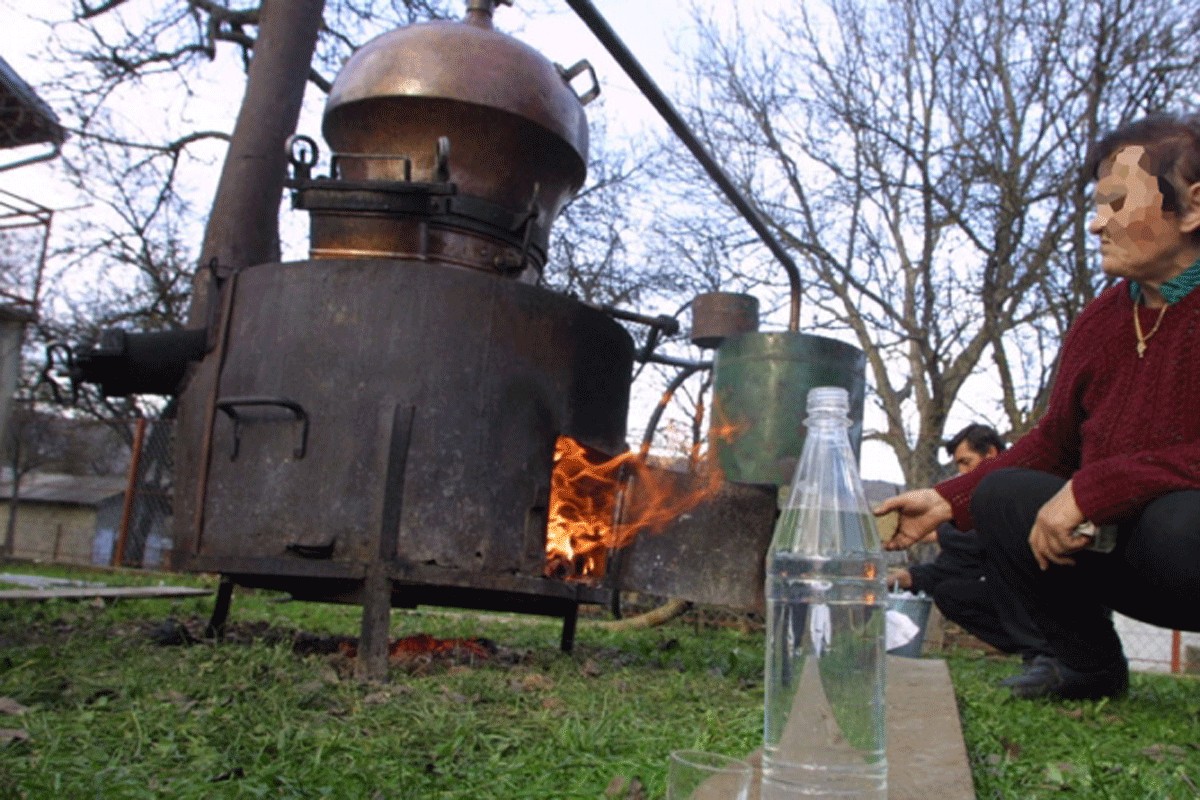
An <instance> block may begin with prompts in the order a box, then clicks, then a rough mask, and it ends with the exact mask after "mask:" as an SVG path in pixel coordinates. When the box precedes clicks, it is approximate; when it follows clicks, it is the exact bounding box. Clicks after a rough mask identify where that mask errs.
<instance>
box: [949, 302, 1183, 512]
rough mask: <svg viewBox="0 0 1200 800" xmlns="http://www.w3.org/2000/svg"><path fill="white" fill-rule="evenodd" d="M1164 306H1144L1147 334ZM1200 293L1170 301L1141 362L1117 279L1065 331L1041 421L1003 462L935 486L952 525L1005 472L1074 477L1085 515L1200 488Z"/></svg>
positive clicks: (1134, 507) (1132, 508) (1129, 307)
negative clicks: (990, 478) (1197, 347)
mask: <svg viewBox="0 0 1200 800" xmlns="http://www.w3.org/2000/svg"><path fill="white" fill-rule="evenodd" d="M1158 312H1159V309H1148V308H1145V307H1139V313H1140V314H1141V323H1142V332H1143V333H1147V332H1149V331H1150V329H1151V328H1153V327H1154V322H1155V320H1156V319H1157V318H1158ZM1198 332H1200V289H1197V290H1194V291H1192V292H1190V293H1189V294H1188V295H1187V296H1186V297H1184V298H1183V299H1182V300H1180V301H1178V302H1177V303H1175V304H1173V305H1171V306H1170V307H1169V308H1168V309H1167V311H1166V314H1165V315H1164V316H1163V319H1162V325H1161V327H1159V329H1158V332H1157V333H1155V334H1154V336H1153V338H1151V339H1150V341H1149V342H1148V345H1147V348H1146V355H1145V358H1141V359H1139V358H1138V357H1137V350H1136V347H1137V337H1136V335H1135V333H1134V329H1133V300H1132V299H1131V298H1130V296H1129V283H1128V282H1127V281H1120V282H1119V283H1118V284H1117V285H1116V286H1113V287H1111V288H1110V289H1108V290H1107V291H1105V292H1104V293H1103V294H1101V295H1100V296H1099V297H1097V298H1096V299H1095V300H1093V301H1092V302H1091V303H1090V304H1089V305H1088V306H1087V308H1085V309H1084V310H1083V313H1081V314H1080V315H1079V318H1078V319H1076V320H1075V323H1074V324H1073V325H1072V326H1071V329H1070V330H1069V331H1068V332H1067V336H1066V340H1065V341H1064V342H1063V347H1062V351H1061V352H1060V353H1059V364H1058V375H1057V376H1056V377H1055V380H1054V388H1053V390H1052V391H1051V394H1050V403H1049V405H1048V407H1047V409H1046V414H1045V416H1043V417H1042V419H1041V420H1040V421H1039V422H1038V424H1037V425H1036V426H1035V427H1034V428H1033V429H1032V430H1031V431H1029V433H1027V434H1025V436H1023V437H1021V439H1020V440H1019V441H1018V442H1017V443H1016V444H1014V445H1013V446H1012V447H1011V448H1009V449H1008V450H1006V451H1005V452H1004V453H1001V454H1000V455H999V456H998V457H997V458H993V459H989V460H987V461H984V462H983V465H981V466H980V467H978V468H977V469H975V470H973V471H971V472H969V473H967V474H966V475H961V476H959V477H957V478H952V479H950V480H947V481H943V482H942V483H939V484H938V485H937V486H936V487H934V488H935V489H936V490H937V492H938V494H940V495H941V496H942V497H944V498H945V499H946V500H947V501H949V503H950V505H951V506H952V507H953V509H954V524H955V526H956V527H958V528H960V529H962V530H970V529H972V528H974V527H975V524H974V522H973V521H972V519H971V509H970V500H971V492H973V491H974V489H975V487H976V486H977V485H978V484H979V481H980V480H981V479H982V478H983V477H984V476H985V475H987V474H988V473H989V472H992V471H993V470H996V469H1000V468H1001V467H1025V468H1028V469H1036V470H1041V471H1043V472H1050V473H1053V474H1055V475H1061V476H1062V477H1064V478H1071V486H1072V489H1073V491H1074V493H1075V502H1076V503H1078V504H1079V508H1080V510H1081V511H1083V515H1084V517H1085V518H1086V519H1089V520H1091V521H1092V522H1094V523H1096V524H1098V525H1102V524H1105V523H1109V522H1117V521H1120V520H1123V519H1127V518H1129V517H1131V516H1135V515H1136V514H1137V513H1138V512H1139V511H1140V510H1141V509H1142V508H1143V507H1144V506H1145V505H1146V504H1147V503H1149V502H1150V501H1151V500H1153V499H1155V498H1156V497H1159V496H1160V495H1163V494H1166V493H1167V492H1171V491H1176V490H1179V489H1200V353H1197V352H1194V351H1193V350H1192V347H1193V343H1195V342H1196V341H1197V335H1198Z"/></svg>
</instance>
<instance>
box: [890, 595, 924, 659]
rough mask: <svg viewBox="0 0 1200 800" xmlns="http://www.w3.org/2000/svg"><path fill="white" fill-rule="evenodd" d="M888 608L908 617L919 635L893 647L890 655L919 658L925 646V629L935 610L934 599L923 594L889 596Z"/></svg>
mask: <svg viewBox="0 0 1200 800" xmlns="http://www.w3.org/2000/svg"><path fill="white" fill-rule="evenodd" d="M888 608H889V609H890V610H892V611H898V612H900V613H901V614H903V615H904V616H906V617H908V618H909V619H910V620H912V621H913V623H914V624H915V625H916V626H917V635H916V636H914V637H913V638H912V639H909V640H908V642H906V643H905V644H902V645H900V646H899V647H893V648H892V649H890V650H888V653H890V654H891V655H894V656H907V657H908V658H919V657H920V656H921V648H922V647H923V646H924V645H925V628H926V626H927V625H928V624H929V612H930V610H931V609H932V608H933V598H931V597H930V596H929V595H927V594H925V593H924V592H921V593H920V594H916V595H913V594H909V593H907V592H905V593H904V594H889V595H888Z"/></svg>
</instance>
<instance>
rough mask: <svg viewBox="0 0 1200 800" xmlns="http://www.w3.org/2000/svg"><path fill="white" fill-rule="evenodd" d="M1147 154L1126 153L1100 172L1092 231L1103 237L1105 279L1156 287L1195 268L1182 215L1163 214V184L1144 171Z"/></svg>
mask: <svg viewBox="0 0 1200 800" xmlns="http://www.w3.org/2000/svg"><path fill="white" fill-rule="evenodd" d="M1145 152H1146V149H1145V148H1144V147H1142V146H1141V145H1130V146H1128V147H1123V148H1121V149H1120V150H1118V151H1117V152H1116V153H1115V154H1113V155H1112V156H1111V157H1109V159H1108V160H1106V161H1105V162H1104V163H1103V164H1102V165H1101V166H1100V172H1099V177H1100V179H1099V181H1097V183H1096V215H1095V217H1093V218H1092V221H1091V222H1090V223H1089V224H1088V230H1089V231H1091V232H1092V233H1094V234H1096V235H1097V236H1099V237H1100V266H1101V268H1102V269H1103V270H1104V272H1105V273H1106V274H1108V275H1112V276H1114V277H1118V278H1129V279H1131V280H1135V281H1139V282H1141V283H1146V284H1150V285H1152V286H1156V287H1157V286H1158V285H1160V284H1162V283H1163V282H1164V281H1167V280H1169V279H1171V278H1173V277H1175V276H1176V275H1178V274H1179V273H1180V272H1181V271H1183V270H1184V269H1186V268H1187V267H1188V266H1189V265H1190V264H1191V262H1192V260H1193V259H1194V258H1195V256H1194V255H1192V253H1193V251H1194V243H1193V241H1192V240H1191V239H1190V237H1189V236H1188V235H1187V234H1186V232H1185V231H1184V230H1183V225H1182V221H1181V217H1180V215H1178V214H1175V213H1172V212H1170V211H1163V207H1162V204H1163V196H1162V192H1160V191H1159V189H1158V179H1157V178H1155V177H1154V176H1153V175H1151V174H1150V173H1149V172H1147V171H1146V170H1145V169H1143V168H1142V165H1141V159H1142V156H1143V155H1145Z"/></svg>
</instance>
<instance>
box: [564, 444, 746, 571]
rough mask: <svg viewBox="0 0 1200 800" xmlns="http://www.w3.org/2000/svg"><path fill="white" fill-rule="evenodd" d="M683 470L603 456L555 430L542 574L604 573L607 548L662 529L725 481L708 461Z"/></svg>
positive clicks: (638, 457) (640, 458) (629, 456)
mask: <svg viewBox="0 0 1200 800" xmlns="http://www.w3.org/2000/svg"><path fill="white" fill-rule="evenodd" d="M690 475H691V477H692V480H690V481H685V480H681V473H677V472H671V471H669V470H666V469H662V468H653V467H651V466H650V465H649V463H648V462H647V459H646V457H645V455H644V454H639V453H633V452H629V453H622V454H620V455H618V456H616V457H614V458H610V459H609V458H604V457H602V456H599V455H597V454H595V453H594V452H593V451H590V450H588V448H586V447H584V446H583V445H581V444H579V443H578V442H576V441H575V440H574V439H570V438H568V437H565V436H560V437H559V438H558V442H557V445H556V447H555V451H554V471H553V473H552V474H551V477H550V506H549V509H548V515H547V516H548V523H547V527H546V570H545V572H546V575H548V576H551V577H566V578H585V579H597V580H598V579H600V578H602V577H604V571H605V566H606V562H607V558H608V551H610V550H615V549H618V548H621V547H624V546H626V545H627V544H629V543H630V542H632V541H633V539H634V537H636V536H637V535H638V534H639V533H641V532H643V531H646V532H649V533H659V532H661V531H663V530H664V529H666V527H667V526H668V525H669V524H670V523H671V522H672V521H673V520H675V519H676V518H677V517H679V515H681V514H683V513H685V512H687V511H689V510H691V509H693V508H695V507H696V506H697V505H699V504H700V503H701V502H703V501H704V500H705V499H707V498H709V497H712V496H713V495H714V494H716V493H717V491H718V490H719V489H720V488H721V485H722V483H723V481H724V475H722V473H721V470H720V469H719V468H718V467H717V466H716V465H715V464H712V463H703V464H701V465H700V468H699V469H698V470H697V471H696V472H694V473H691V474H690ZM683 477H687V476H683Z"/></svg>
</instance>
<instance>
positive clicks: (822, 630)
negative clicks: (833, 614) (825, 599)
mask: <svg viewBox="0 0 1200 800" xmlns="http://www.w3.org/2000/svg"><path fill="white" fill-rule="evenodd" d="M808 635H809V638H810V639H812V646H813V652H814V653H816V654H817V655H821V653H822V652H824V650H825V648H826V647H829V642H830V640H831V639H832V637H833V626H832V623H831V622H830V619H829V606H827V605H825V604H824V603H817V604H816V605H815V606H813V607H812V608H810V609H809V610H808Z"/></svg>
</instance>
